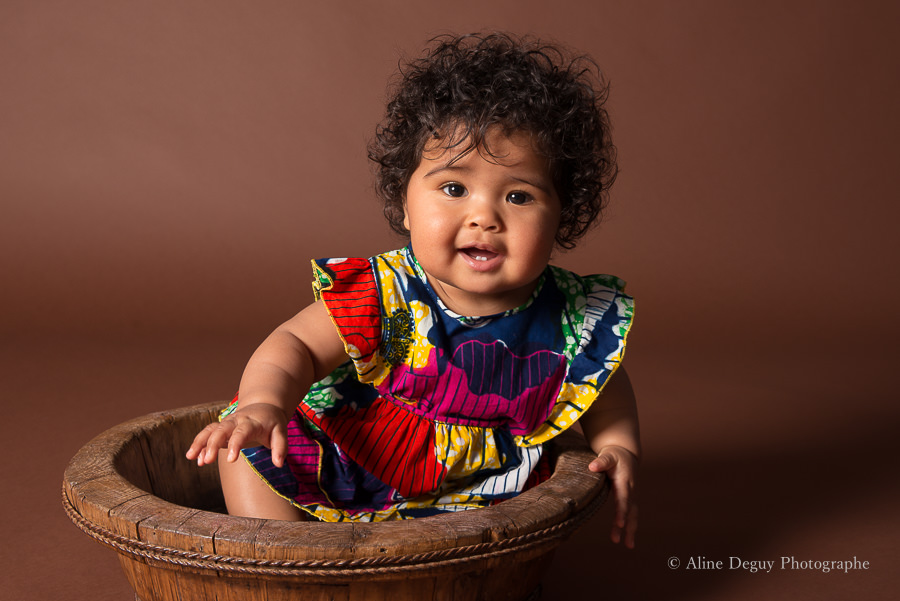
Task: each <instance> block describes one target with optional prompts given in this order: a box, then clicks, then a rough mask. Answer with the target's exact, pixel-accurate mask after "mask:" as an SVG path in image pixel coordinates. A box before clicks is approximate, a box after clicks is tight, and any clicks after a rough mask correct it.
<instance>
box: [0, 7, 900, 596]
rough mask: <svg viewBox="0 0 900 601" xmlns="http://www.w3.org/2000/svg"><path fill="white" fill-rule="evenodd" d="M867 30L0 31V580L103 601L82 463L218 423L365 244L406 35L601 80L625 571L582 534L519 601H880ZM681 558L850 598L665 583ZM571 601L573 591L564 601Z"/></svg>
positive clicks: (517, 21) (877, 118) (482, 17)
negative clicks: (556, 46) (380, 144)
mask: <svg viewBox="0 0 900 601" xmlns="http://www.w3.org/2000/svg"><path fill="white" fill-rule="evenodd" d="M897 6H898V5H897V3H894V2H889V1H885V2H875V1H865V2H859V1H857V2H850V1H845V2H799V1H784V0H779V1H769V0H758V1H755V2H719V1H713V0H709V1H689V2H664V1H655V2H654V1H643V2H642V1H636V2H613V1H609V2H606V1H588V0H584V1H577V0H554V1H553V2H527V1H523V0H517V1H508V0H502V1H494V2H483V1H481V0H478V1H470V0H457V1H455V2H426V1H424V0H418V1H416V2H413V1H411V0H385V1H382V2H356V3H354V2H346V1H334V2H268V1H264V2H253V3H251V2H236V1H219V2H123V1H116V2H113V1H104V0H93V1H90V0H84V1H81V2H77V3H74V2H51V1H42V2H29V1H24V0H21V1H19V0H3V1H2V2H0V208H2V211H0V278H2V289H0V309H2V310H0V332H2V342H0V344H2V346H0V350H2V353H3V356H2V358H0V359H2V363H0V369H2V384H3V389H4V393H5V394H4V397H5V398H4V401H3V409H4V415H3V419H2V421H0V428H2V438H3V440H4V443H5V449H6V453H5V457H4V461H3V462H2V463H0V477H2V488H0V504H2V505H0V508H2V513H0V515H2V518H0V519H2V529H0V536H2V548H0V566H2V568H0V570H2V575H0V581H2V582H3V584H4V587H8V588H5V590H4V592H3V593H2V595H3V597H4V598H9V599H53V598H66V599H73V600H75V599H85V600H87V599H92V600H105V599H110V600H112V599H116V600H122V599H127V598H130V597H129V596H128V595H129V590H130V589H129V588H128V585H127V583H126V582H125V580H124V577H123V576H122V575H121V574H120V572H119V568H118V566H117V562H116V560H115V558H114V554H113V553H112V552H111V551H108V550H106V549H105V548H102V547H100V546H99V545H97V544H95V543H94V542H92V541H91V540H89V539H88V538H87V537H85V536H84V535H83V534H81V533H80V532H79V531H78V530H76V529H75V527H74V526H72V525H71V524H70V523H68V521H67V519H66V518H65V516H64V514H63V512H62V509H61V507H60V504H59V486H60V482H61V478H62V471H63V469H64V467H65V464H66V462H67V461H68V459H69V458H70V457H71V456H72V455H73V454H74V453H75V451H76V450H77V449H78V448H79V447H80V446H81V445H82V444H84V443H85V442H86V441H87V440H89V439H90V438H91V437H93V436H94V435H96V434H98V433H99V432H101V431H102V430H104V429H106V428H108V427H110V426H112V425H114V424H116V423H119V422H121V421H124V420H126V419H129V418H132V417H136V416H139V415H143V414H145V413H148V412H151V411H156V410H161V409H167V408H173V407H179V406H184V405H190V404H194V403H199V402H206V401H210V400H219V399H224V398H227V397H229V396H230V395H231V394H232V392H233V391H234V389H235V388H236V386H237V381H238V378H239V375H240V371H241V369H242V366H243V362H244V361H245V360H246V358H247V356H248V355H249V353H250V352H251V351H252V350H253V348H254V347H255V345H256V344H257V343H258V342H259V341H260V340H261V338H262V337H263V336H264V335H265V334H266V333H267V332H268V331H270V330H271V329H272V328H273V327H274V326H275V325H277V324H278V323H279V322H280V321H282V320H283V319H285V318H287V317H288V316H290V315H291V314H293V312H295V311H296V310H298V309H299V308H300V307H301V306H303V305H304V304H305V303H306V302H307V301H308V299H309V284H308V281H309V268H308V261H309V259H311V258H314V257H321V256H346V255H351V256H352V255H364V256H367V255H371V254H374V253H377V252H381V251H384V250H388V249H391V248H394V247H396V246H397V245H398V244H399V241H398V240H397V239H396V238H394V237H392V236H391V235H390V234H389V233H388V228H387V226H386V225H385V224H384V223H383V220H382V218H381V215H380V209H379V207H378V205H377V203H376V201H375V200H374V198H373V194H372V184H371V178H370V168H369V166H368V165H367V161H366V158H365V145H366V142H367V140H368V139H369V137H370V136H371V133H372V131H373V128H374V125H375V123H376V122H377V121H378V120H379V118H380V116H381V112H382V110H383V103H384V98H385V89H386V83H387V81H388V78H389V77H390V76H391V74H392V73H393V72H394V69H395V66H396V64H397V61H398V59H399V58H400V57H401V56H405V55H415V54H417V53H418V52H419V51H420V49H421V48H422V46H423V44H424V43H425V41H426V40H427V39H429V38H430V37H432V36H433V35H436V34H439V33H443V32H448V31H455V32H467V31H474V30H480V29H484V28H494V29H504V30H511V31H516V32H532V33H535V34H538V35H541V36H543V37H546V38H550V39H556V40H559V41H562V42H564V43H566V44H568V45H570V46H572V47H574V48H577V49H579V50H581V51H584V52H587V53H590V54H592V55H593V56H594V57H595V58H596V59H597V60H598V62H600V63H601V65H602V66H603V68H604V69H605V71H606V73H607V75H608V77H609V79H610V81H611V82H612V97H611V102H610V110H611V114H612V117H613V120H614V126H615V132H614V134H615V141H616V144H617V146H618V148H619V153H620V162H621V175H620V177H619V180H618V182H617V183H616V185H615V187H614V189H613V199H612V205H611V209H610V211H609V215H608V219H607V220H606V222H605V223H604V224H603V226H602V227H601V228H599V229H598V230H597V231H596V232H594V234H593V235H592V236H591V237H590V238H589V240H587V241H585V242H584V243H583V244H582V245H580V246H579V247H578V249H577V250H575V251H573V252H570V253H567V254H563V255H560V256H559V257H558V259H557V263H559V264H560V265H563V266H565V267H568V268H571V269H574V270H577V271H581V272H595V271H603V272H608V273H615V274H617V275H619V276H621V277H623V278H625V279H627V280H628V281H629V282H630V285H629V290H630V292H631V293H632V294H634V295H635V296H636V297H637V310H638V313H637V315H638V318H637V322H636V323H637V325H636V328H635V331H634V333H633V337H632V338H631V339H630V342H631V344H630V346H629V353H628V358H627V365H628V368H629V371H630V373H631V376H632V379H633V380H634V382H635V386H636V389H637V392H638V395H639V401H640V410H641V417H642V427H643V433H644V440H645V447H646V448H645V450H646V459H645V463H644V467H643V471H642V481H641V487H642V488H641V492H640V494H641V509H642V514H643V521H642V524H641V534H640V538H639V546H638V549H637V550H635V551H634V552H628V551H625V550H623V549H620V548H618V547H614V546H612V545H611V544H610V543H609V542H608V541H607V539H606V535H607V530H608V526H609V520H610V514H609V512H608V511H605V512H604V513H603V515H601V516H599V517H597V518H595V519H594V520H593V521H592V522H590V524H589V525H588V526H587V527H586V528H585V529H584V530H582V531H581V532H580V533H579V534H578V535H577V536H576V537H575V539H574V540H572V541H571V542H570V543H569V544H568V545H567V546H566V547H565V548H564V549H563V550H562V551H560V552H559V554H558V555H557V558H556V560H555V562H554V564H553V567H552V575H551V578H552V580H553V581H554V582H552V583H550V582H548V584H547V592H546V593H545V597H544V598H545V599H557V598H558V599H563V598H567V599H572V598H583V599H600V598H613V599H723V598H728V599H760V598H769V599H774V598H788V597H790V598H817V599H842V598H849V597H854V598H860V599H887V598H890V597H892V596H893V595H892V594H891V592H892V591H893V592H894V594H895V592H896V591H895V589H896V586H897V578H896V577H895V576H891V574H893V573H895V572H896V570H897V564H898V560H900V554H898V550H897V540H900V536H898V535H900V528H898V525H900V519H898V512H897V507H898V506H900V484H898V479H897V475H896V474H897V472H896V467H897V458H898V453H897V451H898V448H897V443H896V438H897V437H896V430H897V426H898V422H900V419H898V418H900V409H898V407H897V400H898V394H897V390H896V385H895V378H894V374H895V373H896V362H897V359H898V358H900V353H898V345H897V342H896V341H897V337H898V326H900V318H898V316H897V312H896V309H895V308H896V307H897V305H898V300H900V287H898V284H897V281H896V277H895V276H896V274H895V272H896V265H897V258H898V252H897V248H898V245H897V238H898V236H897V217H898V216H900V215H898V210H897V208H896V205H897V201H898V194H897V175H896V165H897V163H898V159H900V152H898V149H897V138H898V134H900V123H898V110H897V109H898V106H900V90H898V73H900V44H898V42H897V29H896V27H897V23H898V22H900V20H898V19H900V10H898V9H897ZM672 556H674V557H679V558H680V559H681V561H682V565H684V564H686V562H687V560H688V558H689V557H691V556H695V557H696V556H704V557H705V558H707V559H712V560H725V562H726V565H727V563H728V558H729V556H739V557H741V558H742V559H745V560H776V562H777V561H778V560H779V558H780V557H781V556H795V557H796V558H797V559H812V560H836V559H849V558H852V557H853V556H856V557H857V558H859V559H860V560H865V561H869V562H870V563H871V568H870V569H869V570H868V571H864V572H856V573H852V574H842V573H837V574H836V573H830V574H823V573H821V572H816V571H775V572H773V573H771V574H760V573H757V574H750V573H746V572H742V571H740V570H728V569H725V570H722V571H707V572H692V571H689V570H685V569H683V568H682V569H680V570H670V569H669V568H668V567H667V565H666V564H667V559H668V558H669V557H672ZM578 592H581V594H580V595H578V594H576V593H578Z"/></svg>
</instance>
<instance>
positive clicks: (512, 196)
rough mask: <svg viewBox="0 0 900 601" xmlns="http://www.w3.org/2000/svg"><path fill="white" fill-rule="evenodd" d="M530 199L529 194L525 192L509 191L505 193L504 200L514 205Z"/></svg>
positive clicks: (527, 201) (522, 203)
mask: <svg viewBox="0 0 900 601" xmlns="http://www.w3.org/2000/svg"><path fill="white" fill-rule="evenodd" d="M531 201H532V198H531V195H530V194H526V193H525V192H510V193H509V194H507V195H506V202H508V203H510V204H514V205H524V204H528V203H529V202H531Z"/></svg>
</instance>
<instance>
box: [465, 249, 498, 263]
mask: <svg viewBox="0 0 900 601" xmlns="http://www.w3.org/2000/svg"><path fill="white" fill-rule="evenodd" d="M462 252H463V254H465V255H468V256H469V257H471V258H472V259H473V260H475V261H481V262H485V263H486V262H488V261H490V260H491V259H493V258H495V257H496V256H497V255H498V254H499V253H496V252H494V251H492V250H486V249H483V248H464V249H462Z"/></svg>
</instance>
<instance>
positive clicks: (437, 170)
mask: <svg viewBox="0 0 900 601" xmlns="http://www.w3.org/2000/svg"><path fill="white" fill-rule="evenodd" d="M471 170H472V169H471V168H469V167H466V166H465V165H457V164H456V163H448V164H446V165H441V166H439V167H435V168H434V169H432V170H431V171H429V172H427V173H426V174H425V175H423V176H422V177H431V176H432V175H437V174H438V173H441V172H443V171H462V172H467V171H471Z"/></svg>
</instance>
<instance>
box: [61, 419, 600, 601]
mask: <svg viewBox="0 0 900 601" xmlns="http://www.w3.org/2000/svg"><path fill="white" fill-rule="evenodd" d="M223 406H224V405H223V404H222V403H214V404H207V405H197V406H194V407H187V408H184V409H179V410H176V411H167V412H161V413H154V414H151V415H147V416H145V417H142V418H138V419H135V420H132V421H129V422H126V423H124V424H121V425H119V426H116V427H114V428H112V429H110V430H107V431H106V432H104V433H103V434H101V435H100V436H98V437H97V438H95V439H94V440H92V441H91V442H89V443H88V444H87V445H85V446H84V447H83V448H82V449H81V450H80V451H79V452H78V453H77V454H76V455H75V457H74V458H73V459H72V461H71V462H70V463H69V466H68V468H67V469H66V472H65V479H64V482H63V505H64V506H65V509H66V512H67V514H68V515H69V517H70V518H71V519H72V521H73V522H74V523H75V524H76V525H77V526H78V527H79V528H81V530H82V531H84V532H85V533H86V534H88V535H89V536H91V537H92V538H94V539H95V540H97V541H99V542H101V543H103V544H104V545H107V546H109V547H111V548H113V549H115V550H116V551H117V552H118V554H119V560H120V562H121V564H122V568H123V569H124V571H125V575H126V576H127V578H128V580H129V582H130V583H131V586H132V587H133V588H134V591H135V598H136V599H138V600H141V601H157V600H158V601H176V600H178V601H198V600H203V599H216V600H218V601H225V600H231V599H234V600H238V599H240V600H241V601H257V600H259V601H263V600H265V601H274V600H281V599H285V600H286V599H292V600H293V599H297V600H347V601H374V600H384V599H392V600H397V601H403V600H409V601H422V600H426V599H427V600H432V601H438V600H455V601H476V600H484V601H499V600H509V601H513V600H518V601H521V600H525V599H537V598H538V597H539V594H540V593H539V588H540V581H541V578H542V577H543V574H544V572H545V571H546V568H547V567H548V566H549V563H550V559H551V558H552V554H553V551H554V550H555V549H556V547H557V546H559V544H560V543H561V542H562V541H563V540H564V539H565V538H566V537H567V536H568V535H570V534H571V533H572V532H573V531H574V530H575V528H577V527H578V526H579V525H580V524H581V523H582V522H584V521H585V520H586V519H587V518H588V517H590V516H591V515H592V514H593V512H594V511H595V510H596V509H597V508H599V506H600V505H601V504H602V503H603V501H604V500H605V498H606V495H607V492H608V484H607V482H606V479H605V478H604V476H603V475H601V474H593V473H591V472H589V471H588V469H587V465H588V463H589V462H590V461H591V459H592V458H593V454H592V453H591V452H590V450H589V449H588V447H587V446H586V444H585V442H584V439H583V438H582V437H581V436H580V435H578V434H575V433H568V434H565V435H563V436H560V437H558V440H557V441H556V442H555V443H554V444H553V445H552V447H551V453H552V456H553V457H554V458H555V459H554V461H555V463H554V471H553V476H552V477H551V478H550V479H549V480H548V481H546V482H544V483H543V484H541V485H539V486H537V487H535V488H533V489H531V490H529V491H526V492H525V493H523V494H521V495H519V496H518V497H516V498H514V499H510V500H508V501H504V502H503V503H500V504H498V505H495V506H492V507H489V508H485V509H475V510H470V511H464V512H460V513H452V514H444V515H439V516H434V517H427V518H420V519H415V520H405V521H399V522H382V523H378V524H373V523H336V524H326V523H318V522H281V521H276V520H261V519H250V518H241V517H233V516H228V515H225V513H224V509H223V508H224V501H223V499H222V493H221V490H220V487H219V476H218V469H217V468H216V466H206V467H203V468H198V467H197V466H196V464H195V463H193V462H191V461H188V460H187V459H185V457H184V452H185V449H186V448H187V446H188V445H189V444H190V441H191V440H192V439H193V437H194V435H195V434H196V433H197V432H198V431H199V430H200V429H201V428H202V427H203V426H205V425H206V424H208V423H209V422H211V421H213V420H215V419H216V417H217V415H218V412H219V411H220V410H221V409H222V407H223Z"/></svg>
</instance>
